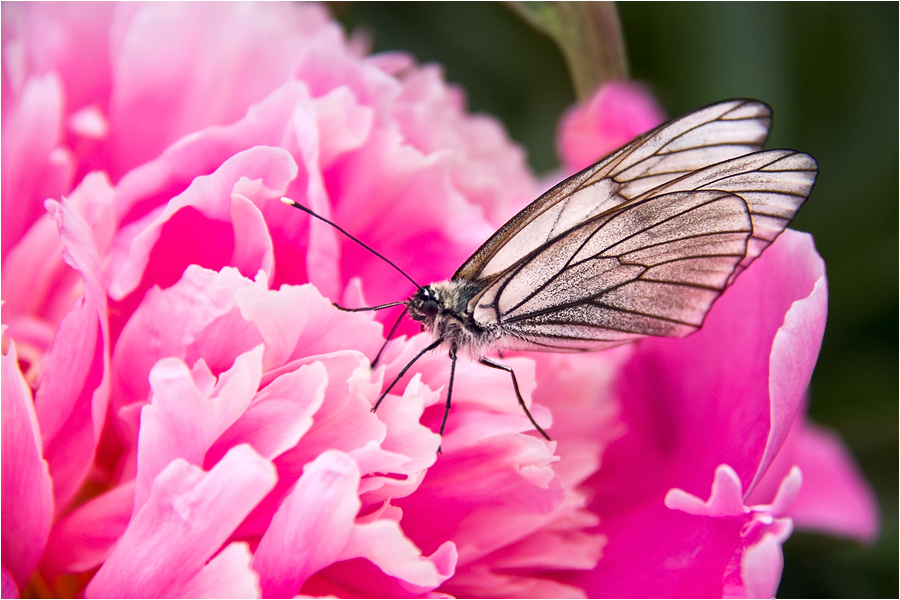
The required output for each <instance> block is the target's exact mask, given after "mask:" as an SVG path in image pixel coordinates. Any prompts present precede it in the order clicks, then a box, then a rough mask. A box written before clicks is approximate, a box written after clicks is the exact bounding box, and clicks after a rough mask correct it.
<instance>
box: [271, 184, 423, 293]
mask: <svg viewBox="0 0 900 600" xmlns="http://www.w3.org/2000/svg"><path fill="white" fill-rule="evenodd" d="M281 201H282V202H284V203H285V204H287V205H289V206H293V207H294V208H299V209H300V210H302V211H303V212H305V213H306V214H308V215H310V216H311V217H315V218H317V219H319V220H320V221H322V222H323V223H328V224H329V225H331V226H332V227H334V228H335V229H337V230H338V231H340V232H341V233H343V234H344V235H346V236H347V237H348V238H350V239H351V240H353V241H354V242H356V243H357V244H359V245H360V246H362V247H363V248H365V249H366V250H368V251H369V252H371V253H372V254H374V255H375V256H377V257H378V258H380V259H381V260H383V261H384V262H386V263H387V264H389V265H391V266H392V267H394V268H395V269H396V270H397V272H398V273H400V274H401V275H403V276H404V277H406V278H407V279H408V280H409V281H410V282H411V283H412V284H413V285H414V286H416V289H419V288H421V287H422V286H421V285H419V284H418V283H416V282H415V281H414V280H413V278H412V277H410V276H409V275H407V274H406V273H404V272H403V269H401V268H400V267H398V266H397V265H395V264H394V263H392V262H391V261H389V260H388V259H386V258H385V257H384V256H382V255H381V254H379V253H378V252H375V251H374V250H372V248H370V247H369V246H367V245H366V244H365V243H363V242H361V241H360V240H359V239H357V238H356V237H354V236H353V235H351V234H350V233H347V232H346V231H344V230H343V229H342V228H341V227H339V226H338V225H336V224H335V223H332V222H331V221H329V220H328V219H326V218H325V217H322V216H319V215H317V214H316V213H314V212H313V211H312V210H311V209H309V208H307V207H305V206H303V205H302V204H299V203H297V202H294V201H293V200H291V199H290V198H282V199H281ZM394 306H396V305H394Z"/></svg>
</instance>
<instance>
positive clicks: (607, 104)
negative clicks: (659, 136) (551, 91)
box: [559, 81, 666, 172]
mask: <svg viewBox="0 0 900 600" xmlns="http://www.w3.org/2000/svg"><path fill="white" fill-rule="evenodd" d="M665 120H666V115H665V113H664V112H663V110H662V108H660V106H659V104H657V103H656V100H655V99H654V98H653V97H652V96H651V95H650V94H649V93H647V92H646V91H645V90H644V88H643V87H642V86H640V85H638V84H636V83H631V82H625V81H621V82H614V83H612V84H608V85H605V86H603V87H602V88H600V89H599V90H597V92H596V93H595V94H594V95H593V96H592V97H591V98H590V99H589V100H588V101H587V102H584V103H582V104H580V105H577V106H573V107H572V108H570V109H569V110H568V111H567V112H566V114H565V115H564V116H563V118H562V123H561V124H560V131H559V153H560V156H562V159H563V162H564V163H565V164H566V166H567V167H569V169H570V170H571V171H572V172H575V171H580V170H581V169H583V168H585V167H587V166H588V165H591V164H593V163H595V162H597V161H598V160H599V159H600V158H603V157H604V156H606V155H607V154H609V153H610V152H612V151H613V150H617V149H618V148H620V147H621V146H624V145H625V144H627V143H628V142H630V141H631V140H632V139H634V138H636V137H637V136H639V135H640V134H642V133H644V132H645V131H649V130H650V129H653V128H654V127H656V126H657V125H659V124H660V123H662V122H663V121H665Z"/></svg>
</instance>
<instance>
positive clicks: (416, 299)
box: [406, 285, 443, 330]
mask: <svg viewBox="0 0 900 600" xmlns="http://www.w3.org/2000/svg"><path fill="white" fill-rule="evenodd" d="M406 306H407V307H408V309H409V316H410V317H412V318H413V319H415V320H416V321H418V322H420V323H422V326H423V327H425V328H426V329H428V330H433V329H434V321H435V319H436V318H437V317H438V315H439V314H440V313H441V311H442V308H443V307H442V306H441V298H440V294H439V292H438V290H436V289H435V288H434V287H432V286H430V285H427V286H425V287H420V288H419V289H418V290H416V293H415V294H413V295H412V297H411V298H410V299H409V300H407V301H406Z"/></svg>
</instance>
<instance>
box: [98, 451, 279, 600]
mask: <svg viewBox="0 0 900 600" xmlns="http://www.w3.org/2000/svg"><path fill="white" fill-rule="evenodd" d="M275 481H276V475H275V469H274V468H273V467H272V465H271V464H270V463H269V462H268V461H267V460H265V459H263V458H262V457H260V456H259V455H258V454H256V453H255V452H254V451H253V450H252V449H251V448H250V447H249V446H246V445H243V446H237V447H235V448H233V449H232V450H231V451H229V452H228V454H226V455H225V456H224V457H223V458H222V460H221V461H219V463H218V464H217V465H216V466H215V467H213V468H212V470H210V471H209V472H208V473H207V472H203V471H202V470H201V469H200V468H199V467H195V466H193V465H190V464H188V463H187V462H185V461H184V460H181V459H177V460H175V461H173V462H172V463H171V464H170V465H169V466H167V467H166V468H165V469H164V470H163V471H162V472H161V473H160V474H159V475H158V476H157V478H156V480H155V481H154V482H153V487H152V491H151V493H150V497H149V499H148V500H147V502H146V503H145V504H144V505H143V506H142V507H141V509H140V510H139V511H138V512H137V514H135V515H134V517H133V518H132V520H131V522H130V523H129V525H128V529H127V530H126V531H125V533H124V534H123V535H122V537H121V538H120V540H119V542H118V544H116V547H115V549H114V550H113V553H112V555H111V556H110V557H109V558H108V559H107V560H106V562H105V563H104V564H103V566H102V567H101V568H100V570H99V571H98V572H97V574H96V575H95V576H94V578H93V579H92V580H91V583H90V584H89V585H88V587H87V589H86V593H85V596H86V597H89V598H112V597H136V596H149V597H154V596H163V595H172V594H177V590H178V589H179V588H180V586H182V585H184V584H185V582H188V581H190V579H191V578H193V577H195V576H197V574H198V573H200V572H201V571H202V569H203V568H204V566H205V565H206V563H207V561H208V560H209V559H210V558H212V556H213V555H214V554H215V553H216V552H217V551H218V550H219V549H220V547H221V546H222V544H223V543H224V542H225V541H226V540H227V539H228V537H229V536H230V535H231V533H232V531H234V529H235V527H237V525H238V524H239V523H240V522H241V521H242V520H243V519H244V517H246V516H247V514H248V513H249V512H250V510H251V509H252V508H253V506H255V505H256V503H257V502H259V500H260V499H261V498H262V497H263V496H265V495H266V493H268V491H269V490H270V489H271V488H272V486H273V485H274V484H275Z"/></svg>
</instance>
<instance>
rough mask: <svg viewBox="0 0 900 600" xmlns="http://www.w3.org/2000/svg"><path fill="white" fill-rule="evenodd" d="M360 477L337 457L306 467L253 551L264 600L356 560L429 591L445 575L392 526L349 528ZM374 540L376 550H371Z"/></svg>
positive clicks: (347, 460) (342, 457)
mask: <svg viewBox="0 0 900 600" xmlns="http://www.w3.org/2000/svg"><path fill="white" fill-rule="evenodd" d="M359 477H360V474H359V470H358V468H357V467H356V464H355V463H354V462H353V461H352V460H351V459H350V458H349V457H348V456H346V455H345V454H342V453H340V452H336V451H326V452H324V453H322V454H321V455H320V456H319V457H318V458H317V459H316V460H315V461H313V462H311V463H309V464H307V465H306V467H305V468H304V472H303V475H302V476H301V478H300V480H299V481H298V482H297V485H296V486H295V487H294V490H293V491H292V492H291V493H290V494H289V496H288V497H287V498H286V499H285V501H284V502H283V503H282V505H281V507H280V508H279V509H278V511H277V512H276V513H275V517H274V518H273V520H272V523H271V525H270V526H269V528H268V530H267V531H266V533H265V534H264V535H263V537H262V539H261V540H260V543H259V546H258V547H257V549H256V554H255V556H254V559H253V567H254V569H255V570H256V571H257V572H258V573H259V574H260V583H261V585H262V589H263V595H264V596H266V597H286V596H290V595H295V594H297V593H298V592H299V590H300V587H301V586H302V585H303V582H304V581H306V579H308V578H309V577H310V576H311V575H313V574H314V573H315V572H316V571H319V570H320V569H322V568H323V567H326V566H328V565H329V564H331V563H333V562H338V561H341V560H347V559H351V558H357V557H364V558H368V559H369V560H371V561H372V562H374V563H375V564H376V565H378V566H379V567H381V568H382V569H384V570H385V572H386V573H387V574H389V575H393V576H395V577H397V576H399V577H401V578H402V579H404V580H405V581H408V582H409V583H411V584H413V585H415V586H422V587H424V588H428V589H433V588H435V587H437V586H438V585H439V584H440V583H441V582H442V581H443V580H444V579H445V578H446V577H447V576H448V575H449V574H450V573H446V574H443V575H442V574H441V573H439V572H438V570H437V569H436V567H435V564H434V563H432V562H431V561H429V560H428V559H426V558H423V557H422V556H421V554H420V552H419V551H418V549H416V548H415V546H413V545H412V543H411V542H410V541H409V540H408V539H406V538H405V537H403V535H402V533H401V532H400V528H399V527H398V526H397V524H396V523H395V522H393V521H389V520H381V521H376V522H374V523H367V524H361V525H357V524H355V523H354V519H355V517H356V513H357V512H358V511H359V508H360V503H359V498H358V496H357V495H356V489H357V486H358V485H359ZM375 539H377V540H379V544H377V545H373V544H372V541H374V540H375ZM451 569H452V566H451Z"/></svg>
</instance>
